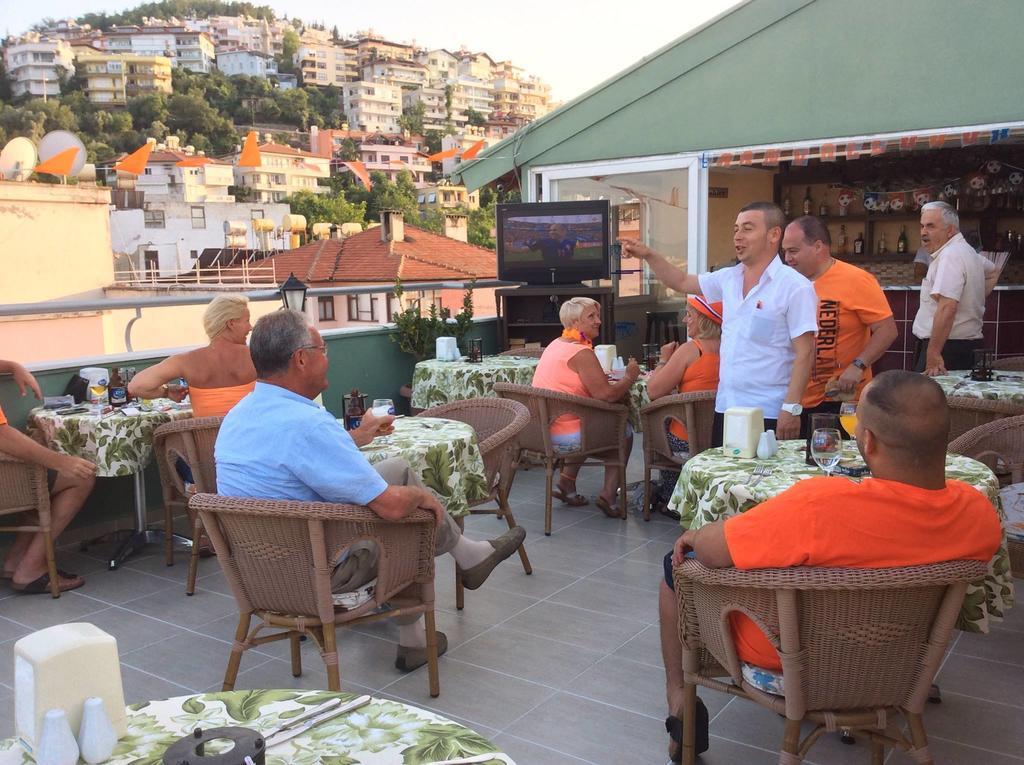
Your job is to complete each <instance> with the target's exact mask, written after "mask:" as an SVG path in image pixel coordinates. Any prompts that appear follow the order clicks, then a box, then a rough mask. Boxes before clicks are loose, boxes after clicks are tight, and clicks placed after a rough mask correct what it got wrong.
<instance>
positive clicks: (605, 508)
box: [594, 494, 622, 518]
mask: <svg viewBox="0 0 1024 765" xmlns="http://www.w3.org/2000/svg"><path fill="white" fill-rule="evenodd" d="M594 504H595V505H597V506H598V507H599V508H601V511H602V512H603V513H604V514H605V515H607V516H608V517H609V518H621V517H622V513H620V512H619V506H618V502H616V503H615V505H611V504H609V502H608V500H607V499H605V498H604V497H602V496H601V495H600V494H598V495H597V497H596V498H595V499H594Z"/></svg>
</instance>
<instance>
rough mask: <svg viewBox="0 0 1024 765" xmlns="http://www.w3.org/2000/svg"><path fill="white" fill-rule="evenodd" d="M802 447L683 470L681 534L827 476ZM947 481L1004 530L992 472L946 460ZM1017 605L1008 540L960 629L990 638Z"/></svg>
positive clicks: (705, 461)
mask: <svg viewBox="0 0 1024 765" xmlns="http://www.w3.org/2000/svg"><path fill="white" fill-rule="evenodd" d="M804 447H805V444H804V441H780V442H779V453H778V454H777V455H776V456H775V457H772V458H771V459H766V460H760V459H740V458H738V457H731V456H726V455H724V454H722V450H721V449H718V448H712V449H708V450H707V451H705V452H702V453H701V454H698V455H697V456H695V457H692V458H691V459H689V460H687V461H686V463H685V464H684V465H683V467H682V472H681V473H680V474H679V480H678V481H677V482H676V487H675V490H674V491H673V492H672V497H671V499H669V502H668V506H669V508H670V509H672V510H675V511H676V512H678V513H679V515H680V517H681V523H682V525H683V528H692V529H698V528H700V527H701V526H704V525H705V524H708V523H711V522H713V521H717V520H719V519H721V518H728V517H729V516H732V515H736V514H737V513H743V512H746V511H747V510H749V509H750V508H752V507H754V506H755V505H757V504H759V503H761V502H764V501H765V500H766V499H770V498H771V497H774V496H775V495H776V494H779V493H781V492H783V491H785V490H786V489H788V488H789V487H790V486H792V485H793V484H795V483H796V482H797V481H801V480H803V479H805V478H811V477H814V476H820V475H823V473H822V471H821V470H819V469H818V467H817V466H815V465H808V464H807V463H806V462H805V461H804ZM759 465H766V466H768V468H770V470H771V473H770V474H769V475H766V476H763V477H757V476H754V475H753V471H754V469H755V468H756V467H758V466H759ZM946 477H947V478H953V479H956V480H958V481H963V482H964V483H968V484H970V485H971V486H973V487H974V488H976V489H977V490H978V491H980V492H982V493H983V494H984V495H985V496H987V497H988V498H989V499H990V500H991V501H992V504H993V505H994V506H995V509H996V512H997V513H998V514H999V518H1000V520H1001V521H1002V523H1003V526H1004V528H1005V526H1006V516H1005V514H1004V513H1003V510H1002V505H1001V503H1000V499H999V481H998V479H997V478H996V477H995V475H994V474H993V473H992V471H991V470H989V469H988V468H987V467H986V466H985V465H983V464H982V463H980V462H978V461H976V460H972V459H970V458H969V457H962V456H960V455H958V454H947V455H946ZM837 480H839V479H837ZM1013 601H1014V593H1013V577H1012V576H1011V574H1010V561H1009V554H1008V552H1007V548H1006V537H1005V535H1004V537H1003V541H1002V542H1001V543H1000V545H999V549H998V550H997V551H996V554H995V557H993V559H992V560H991V561H990V562H989V572H988V575H987V576H986V577H985V579H984V581H983V582H975V583H972V584H970V585H969V586H968V588H967V595H966V596H965V598H964V607H963V610H962V611H961V613H960V619H959V621H958V624H957V626H958V627H959V628H960V629H962V630H965V631H967V632H988V630H989V626H990V623H991V622H993V621H1002V619H1003V615H1004V613H1005V611H1006V610H1007V609H1008V608H1010V607H1011V606H1012V605H1013Z"/></svg>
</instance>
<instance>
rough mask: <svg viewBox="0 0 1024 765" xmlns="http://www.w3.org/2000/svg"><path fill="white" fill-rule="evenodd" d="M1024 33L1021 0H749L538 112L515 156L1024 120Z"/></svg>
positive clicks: (478, 178) (476, 167)
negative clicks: (1023, 74)
mask: <svg viewBox="0 0 1024 765" xmlns="http://www.w3.org/2000/svg"><path fill="white" fill-rule="evenodd" d="M1022 30H1024V3H1021V2H1020V1H1019V0H989V1H988V2H984V3H973V2H962V0H899V1H898V2H892V1H891V0H857V2H849V0H752V2H750V3H747V4H746V5H743V6H741V7H739V8H737V9H736V10H734V11H732V12H731V13H729V14H728V15H726V16H724V17H723V18H721V19H719V20H718V21H717V22H715V23H714V24H712V25H711V26H709V27H707V28H705V29H704V30H701V31H699V32H697V33H696V34H693V35H691V36H690V37H688V38H683V39H681V40H680V41H677V42H675V43H673V44H671V45H669V46H667V47H666V48H664V49H662V50H661V51H660V52H656V53H653V54H652V56H651V57H650V58H649V59H648V60H646V61H645V62H642V63H640V64H638V65H637V66H636V67H634V68H632V69H630V70H626V71H624V72H623V73H621V74H620V75H618V76H617V77H616V78H613V79H612V80H609V81H608V82H607V83H605V84H604V85H603V86H600V87H599V88H597V89H595V90H594V91H592V92H591V93H589V94H587V95H584V96H583V97H581V98H580V99H578V100H577V101H574V102H571V103H570V104H567V105H566V106H565V107H563V108H562V109H560V110H558V111H556V112H554V113H552V114H551V115H548V117H546V118H545V119H544V120H541V121H538V122H537V123H535V125H534V126H533V127H532V128H531V129H529V130H527V131H526V132H525V133H524V135H522V136H519V138H518V140H519V145H518V150H517V156H516V164H517V165H518V166H519V167H523V166H525V165H534V166H535V165H546V164H561V163H567V162H579V161H592V160H600V159H613V158H624V157H637V156H647V155H654V154H672V153H678V152H696V151H703V150H706V149H716V148H726V147H734V146H746V145H757V144H771V143H778V142H785V141H800V140H806V139H811V138H825V137H842V136H852V135H861V134H871V133H884V132H896V131H904V130H919V129H925V128H941V127H951V126H959V125H972V124H983V123H990V122H1003V121H1014V120H1021V119H1024V106H1022V104H1024V78H1021V76H1020V72H1021V71H1024V44H1022V38H1021V33H1022ZM514 140H516V139H509V140H508V141H506V142H504V143H502V144H499V145H498V146H496V147H492V148H491V149H490V150H489V152H488V153H487V154H485V155H484V156H483V157H482V158H481V159H480V160H478V161H477V162H475V163H472V164H468V165H467V166H466V168H465V169H464V172H463V180H464V181H466V182H467V185H469V186H470V187H471V188H476V187H478V186H480V185H481V184H483V183H486V182H487V181H488V180H490V179H491V178H493V177H497V176H498V175H500V174H502V173H504V172H507V171H508V170H509V169H511V168H512V167H513V164H512V157H511V154H512V151H511V147H512V145H513V144H512V142H513V141H514ZM491 157H493V158H491Z"/></svg>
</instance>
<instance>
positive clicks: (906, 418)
mask: <svg viewBox="0 0 1024 765" xmlns="http://www.w3.org/2000/svg"><path fill="white" fill-rule="evenodd" d="M857 420H858V423H859V424H861V425H862V426H863V427H864V428H865V429H866V430H870V431H871V433H872V434H874V436H875V438H876V439H877V440H878V442H879V446H880V447H881V449H883V450H884V453H885V457H886V458H887V459H888V460H890V461H891V462H892V463H893V464H898V465H902V466H904V467H906V468H907V469H909V470H914V471H917V470H922V469H928V468H936V467H940V468H944V466H945V460H946V443H947V439H948V438H949V409H948V408H947V406H946V394H945V393H943V392H942V388H940V387H939V384H938V383H937V382H935V381H934V380H933V379H932V378H930V377H928V376H926V375H922V374H917V373H916V372H903V371H899V370H891V371H889V372H883V373H882V374H880V375H878V376H877V377H875V379H873V380H872V381H871V382H870V383H868V385H867V387H865V388H864V393H863V394H862V395H861V399H860V404H859V405H858V407H857Z"/></svg>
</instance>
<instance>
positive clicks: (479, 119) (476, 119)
mask: <svg viewBox="0 0 1024 765" xmlns="http://www.w3.org/2000/svg"><path fill="white" fill-rule="evenodd" d="M466 120H467V122H469V124H470V125H472V126H473V127H483V126H484V125H486V124H487V118H486V117H485V116H484V115H482V114H481V113H480V112H478V111H477V110H476V109H474V108H472V107H470V108H468V109H466Z"/></svg>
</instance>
